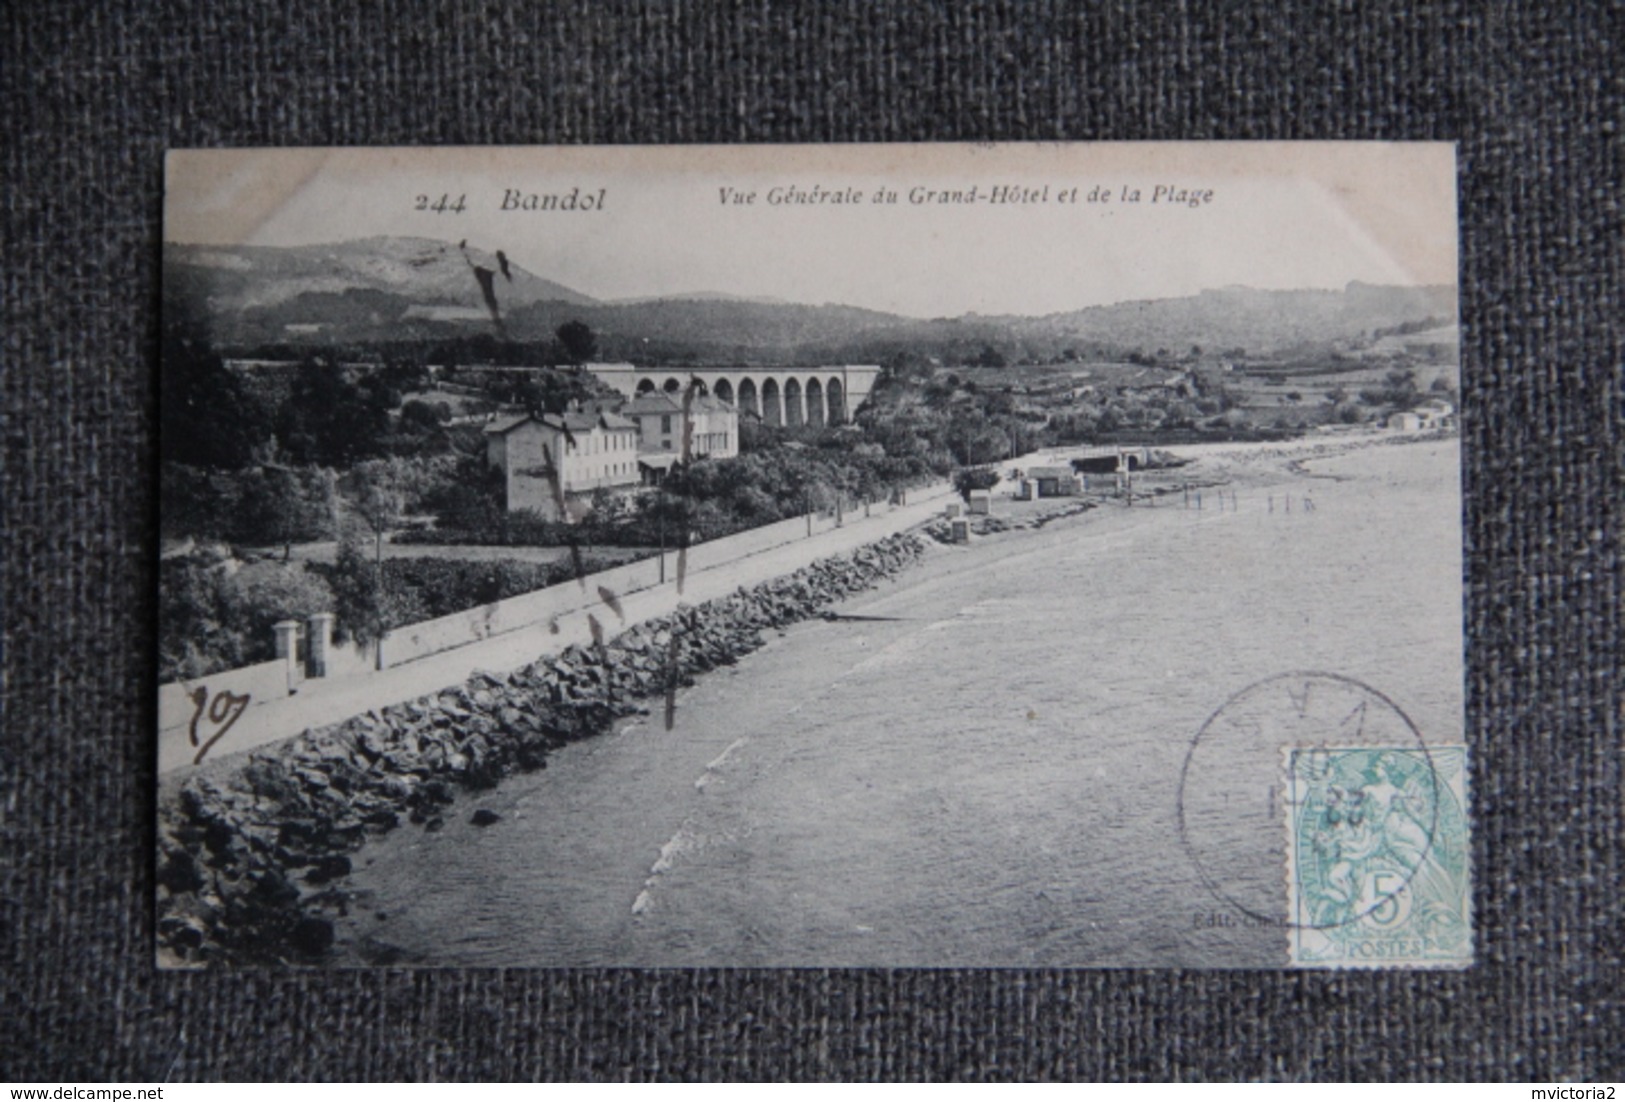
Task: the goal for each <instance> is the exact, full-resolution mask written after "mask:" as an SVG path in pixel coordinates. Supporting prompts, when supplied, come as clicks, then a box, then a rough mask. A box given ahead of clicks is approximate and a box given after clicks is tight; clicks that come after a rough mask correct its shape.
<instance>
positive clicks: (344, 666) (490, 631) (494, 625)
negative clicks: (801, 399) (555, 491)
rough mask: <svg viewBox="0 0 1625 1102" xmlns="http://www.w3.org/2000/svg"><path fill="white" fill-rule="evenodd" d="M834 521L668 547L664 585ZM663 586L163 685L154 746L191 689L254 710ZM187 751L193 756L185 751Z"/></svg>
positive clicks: (580, 585)
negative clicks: (320, 666) (321, 657)
mask: <svg viewBox="0 0 1625 1102" xmlns="http://www.w3.org/2000/svg"><path fill="white" fill-rule="evenodd" d="M953 496H954V491H953V487H952V486H951V485H950V484H948V483H946V482H943V483H937V484H934V485H931V486H925V487H920V488H917V489H914V490H910V491H909V493H908V507H915V506H920V505H924V504H926V503H928V502H931V501H934V500H938V499H942V500H946V499H948V498H950V497H953ZM898 508H901V507H899V506H892V505H890V504H888V503H885V502H878V503H875V504H872V505H870V506H869V507H868V509H867V515H866V511H865V507H864V506H862V505H858V506H856V508H853V509H847V510H843V513H842V517H841V522H842V525H844V526H856V525H860V524H862V525H865V526H868V527H873V528H874V529H875V538H879V537H880V536H881V535H883V534H886V533H887V532H889V531H891V530H892V527H893V526H888V525H887V524H885V523H884V521H883V520H882V519H881V518H884V517H886V516H888V515H890V514H891V513H893V512H895V511H896V510H897V509H898ZM836 527H838V525H837V523H836V517H835V514H834V513H833V512H832V513H828V514H813V516H812V517H811V520H810V522H809V519H808V517H806V516H799V517H792V518H791V519H789V520H783V521H779V522H777V523H774V524H768V525H763V526H762V527H760V528H752V529H749V530H747V531H744V532H738V533H735V534H734V535H732V536H727V537H724V538H723V539H718V540H710V541H707V542H705V543H699V544H695V545H694V546H692V547H689V548H687V549H686V551H683V552H679V551H676V550H669V551H667V552H666V554H665V582H666V583H667V584H668V585H671V584H675V583H676V581H677V577H678V570H679V558H680V557H681V559H682V563H681V568H682V572H683V574H684V575H686V576H692V575H694V574H698V573H701V572H704V571H710V570H715V569H718V568H720V567H724V566H728V565H730V564H733V563H738V562H740V561H741V560H743V559H747V558H749V557H751V556H753V555H759V554H762V553H764V552H768V551H772V550H774V549H775V548H780V547H786V546H789V545H791V544H794V543H796V542H798V541H800V540H804V539H806V538H807V537H808V535H809V534H811V535H818V534H820V533H824V532H828V531H830V530H832V529H834V528H836ZM660 585H661V562H660V557H659V556H655V557H652V558H648V559H643V560H641V561H638V562H633V563H626V564H624V565H622V566H617V567H613V568H611V569H609V570H603V571H599V572H598V573H596V574H589V575H587V576H585V577H582V578H578V579H572V580H571V581H567V582H562V583H560V584H558V585H554V586H549V587H547V588H546V589H539V590H536V591H534V592H532V593H526V594H523V595H521V596H518V597H511V598H509V599H508V600H505V601H496V602H493V603H491V604H487V605H481V606H479V607H478V608H474V609H469V610H467V611H464V612H458V613H453V614H452V615H450V616H442V617H439V618H438V619H434V620H425V621H421V622H419V623H415V624H408V625H406V626H404V627H400V628H396V629H395V630H393V631H391V632H389V633H388V634H387V635H386V636H385V637H384V639H383V640H381V641H380V642H378V643H376V644H374V645H371V646H366V647H362V646H357V645H356V644H354V643H349V644H335V645H333V646H332V647H331V648H330V649H329V650H328V652H327V674H326V677H325V678H321V679H311V680H309V681H305V680H304V679H303V672H302V669H301V667H300V665H299V663H298V662H294V663H291V664H290V663H289V662H288V661H286V660H284V659H275V660H273V661H270V662H262V663H260V664H258V665H254V666H245V667H243V668H241V669H236V670H226V671H222V672H220V673H217V674H212V675H210V676H208V677H204V678H198V679H196V680H194V681H190V682H174V683H171V684H168V685H161V686H159V689H158V728H159V732H160V735H161V736H162V737H161V738H160V745H161V746H164V745H168V746H171V747H172V749H173V751H174V753H171V754H169V755H168V757H174V756H175V754H179V753H181V751H182V749H183V748H182V747H180V746H179V744H178V743H177V742H176V740H177V739H181V740H184V739H185V729H186V728H187V727H188V726H189V724H190V723H191V720H192V717H193V715H194V714H195V712H196V706H195V704H194V703H193V701H192V698H191V695H190V694H191V693H192V691H193V690H195V689H197V688H199V687H202V688H204V689H206V690H207V692H208V694H209V700H210V701H212V700H213V699H214V698H215V697H216V696H218V695H220V694H222V693H229V694H231V695H232V696H236V697H241V696H247V697H248V698H249V703H248V705H247V708H248V709H252V710H254V711H256V712H257V711H258V709H259V708H261V707H262V706H264V705H268V704H277V703H282V702H289V703H291V701H290V700H289V698H290V697H291V696H292V695H293V694H294V693H297V692H298V691H299V688H300V686H301V684H304V685H307V686H309V687H310V688H311V689H312V690H315V689H317V688H318V687H321V686H324V685H331V684H333V683H334V682H336V681H340V680H354V679H358V678H363V677H366V676H367V675H370V674H372V673H374V672H376V671H378V670H382V669H390V668H392V667H396V666H400V665H402V664H404V663H408V662H412V661H414V660H416V659H420V658H425V657H427V656H429V655H433V654H439V653H441V652H444V651H449V650H454V649H456V648H458V647H463V646H468V645H470V644H473V643H478V642H481V641H482V640H486V639H490V638H491V637H493V636H497V635H503V634H505V633H507V632H512V631H518V630H520V629H523V628H527V627H534V626H537V625H541V624H551V625H554V626H557V627H559V628H561V633H562V634H564V635H573V634H576V632H574V631H573V630H572V629H574V628H578V627H579V626H580V621H581V620H582V619H583V618H584V617H585V615H586V614H588V613H589V612H591V613H593V614H595V615H598V616H600V617H602V616H603V615H604V613H602V612H601V611H598V610H602V609H603V608H604V607H605V605H606V604H609V603H610V602H611V601H613V600H618V599H620V598H622V597H625V596H627V595H630V594H635V593H641V592H644V591H647V590H651V589H655V588H658V587H659V586H660ZM301 699H302V696H301ZM205 707H206V708H207V707H208V702H206V703H205ZM248 726H251V725H248V724H245V725H244V728H243V729H245V730H246V729H247V727H248ZM232 737H233V739H235V738H237V737H238V736H237V734H236V733H235V732H234V733H233V736H232ZM165 756H166V755H165V754H163V753H161V754H160V757H161V758H164V757H165ZM186 757H187V758H189V755H186Z"/></svg>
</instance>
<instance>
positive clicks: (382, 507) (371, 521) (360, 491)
mask: <svg viewBox="0 0 1625 1102" xmlns="http://www.w3.org/2000/svg"><path fill="white" fill-rule="evenodd" d="M349 483H350V504H351V507H352V508H353V509H354V510H355V514H356V516H358V517H360V518H361V520H362V522H363V523H364V524H365V525H366V526H367V529H368V530H369V531H370V532H372V536H373V547H374V556H373V557H374V561H375V562H379V563H382V562H383V561H384V533H386V532H388V531H389V530H390V529H391V528H392V527H394V526H395V524H396V522H397V521H398V520H399V519H400V515H401V513H402V512H404V511H405V509H406V496H407V492H408V490H409V488H410V487H409V472H408V471H407V469H406V465H405V464H404V463H403V462H401V460H399V459H369V460H368V461H366V462H365V463H358V464H356V467H355V469H354V470H352V471H351V472H350V475H349Z"/></svg>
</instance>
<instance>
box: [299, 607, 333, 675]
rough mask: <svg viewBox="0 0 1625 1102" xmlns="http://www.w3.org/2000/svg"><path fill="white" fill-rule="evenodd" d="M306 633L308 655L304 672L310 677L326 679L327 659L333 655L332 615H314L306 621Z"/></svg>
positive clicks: (325, 613)
mask: <svg viewBox="0 0 1625 1102" xmlns="http://www.w3.org/2000/svg"><path fill="white" fill-rule="evenodd" d="M307 632H308V634H307V635H306V638H307V639H309V640H310V654H309V655H308V657H307V658H306V664H305V672H306V673H307V674H308V675H309V676H311V677H326V676H327V659H328V656H329V655H330V654H332V653H333V614H332V613H331V612H318V613H316V614H315V615H314V616H312V617H311V618H310V619H309V620H308V621H307Z"/></svg>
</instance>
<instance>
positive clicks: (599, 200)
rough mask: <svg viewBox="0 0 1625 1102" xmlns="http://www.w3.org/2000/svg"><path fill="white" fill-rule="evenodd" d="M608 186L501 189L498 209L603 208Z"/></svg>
mask: <svg viewBox="0 0 1625 1102" xmlns="http://www.w3.org/2000/svg"><path fill="white" fill-rule="evenodd" d="M608 191H609V189H608V188H599V189H598V190H597V191H593V190H592V189H591V188H588V189H587V190H585V191H583V190H582V189H581V188H579V187H573V188H571V189H570V190H569V191H554V192H543V191H520V190H519V189H518V188H511V187H510V188H503V189H502V204H501V205H500V206H499V207H497V209H498V210H524V211H555V210H556V211H594V210H603V209H604V200H605V199H607V198H608Z"/></svg>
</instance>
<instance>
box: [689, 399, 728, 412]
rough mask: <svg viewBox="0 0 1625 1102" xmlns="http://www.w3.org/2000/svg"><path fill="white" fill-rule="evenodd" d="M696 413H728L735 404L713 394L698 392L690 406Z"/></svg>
mask: <svg viewBox="0 0 1625 1102" xmlns="http://www.w3.org/2000/svg"><path fill="white" fill-rule="evenodd" d="M689 408H690V409H691V410H693V411H694V412H695V413H728V412H732V410H733V408H734V407H733V406H732V405H731V404H730V403H728V402H724V401H723V400H722V399H721V398H718V397H716V396H714V395H711V394H696V395H695V396H694V400H693V403H692V404H691V405H690V406H689Z"/></svg>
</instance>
